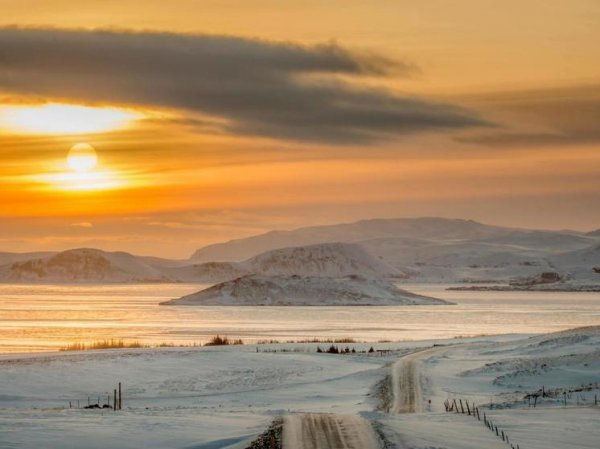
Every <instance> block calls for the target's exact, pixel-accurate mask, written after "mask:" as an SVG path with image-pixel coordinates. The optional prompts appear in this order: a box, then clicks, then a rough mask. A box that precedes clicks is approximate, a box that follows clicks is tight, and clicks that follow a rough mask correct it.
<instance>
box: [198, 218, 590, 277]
mask: <svg viewBox="0 0 600 449" xmlns="http://www.w3.org/2000/svg"><path fill="white" fill-rule="evenodd" d="M328 242H329V243H331V242H351V243H353V244H354V245H358V246H360V247H362V248H363V249H364V250H365V251H366V253H367V254H369V255H371V257H373V258H374V259H376V260H377V261H379V262H381V263H384V264H386V265H387V266H389V267H392V268H394V269H395V270H397V271H399V272H401V273H405V274H408V275H409V276H410V279H411V280H412V281H418V282H451V283H453V282H468V283H469V282H474V283H481V282H486V281H490V282H508V281H509V280H510V279H512V278H515V277H523V276H535V275H537V274H539V273H542V272H547V271H554V270H555V268H556V265H557V264H559V259H560V255H561V254H563V253H567V252H570V251H579V250H582V251H584V250H586V249H588V248H590V247H593V246H594V245H597V244H600V237H596V236H594V235H590V234H584V233H579V232H575V231H540V230H530V229H515V228H504V227H499V226H489V225H485V224H481V223H477V222H474V221H472V220H454V219H445V218H415V219H389V220H383V219H379V220H365V221H359V222H356V223H349V224H339V225H330V226H317V227H308V228H300V229H297V230H293V231H273V232H268V233H266V234H261V235H258V236H254V237H250V238H246V239H239V240H232V241H230V242H226V243H221V244H217V245H210V246H207V247H204V248H202V249H200V250H198V251H196V253H195V254H194V255H193V257H192V260H197V261H201V260H205V259H207V260H232V261H235V260H239V259H241V258H245V257H250V258H252V257H254V256H255V255H256V253H259V252H262V251H271V250H272V248H277V247H297V246H306V245H312V244H315V243H328ZM287 251H289V249H287ZM581 254H583V253H581ZM574 257H577V254H575V255H574ZM569 260H570V259H569ZM570 263H571V264H572V265H573V267H574V266H578V264H579V262H576V261H575V260H570ZM563 271H566V272H569V266H564V267H563ZM576 271H577V270H576ZM574 280H575V281H577V275H575V276H574Z"/></svg>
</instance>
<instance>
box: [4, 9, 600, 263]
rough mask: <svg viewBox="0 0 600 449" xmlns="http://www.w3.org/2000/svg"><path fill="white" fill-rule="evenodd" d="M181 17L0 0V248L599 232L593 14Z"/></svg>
mask: <svg viewBox="0 0 600 449" xmlns="http://www.w3.org/2000/svg"><path fill="white" fill-rule="evenodd" d="M176 6H177V7H174V6H173V3H170V2H163V1H156V0H154V1H152V0H145V1H143V2H142V1H138V0H130V1H113V0H102V1H99V0H95V1H91V0H87V1H86V0H82V1H77V2H75V1H67V0H55V1H40V0H32V1H28V2H11V1H1V0H0V8H1V10H2V16H1V17H0V61H2V66H3V67H2V68H3V71H2V72H0V158H1V159H0V160H1V161H2V163H1V164H0V182H1V183H2V189H1V191H0V204H2V206H1V208H0V251H35V250H48V249H52V250H55V249H64V248H69V247H80V246H95V247H100V248H104V249H120V250H126V251H131V252H134V253H140V254H154V255H165V256H170V257H187V256H189V255H190V254H191V253H192V252H193V251H194V250H195V249H196V248H197V247H199V246H202V245H204V244H207V243H212V242H215V241H219V240H223V239H229V238H236V237H241V236H247V235H252V234H255V233H259V232H263V231H266V230H270V229H273V228H293V227H298V226H304V225H312V224H323V223H335V222H339V221H350V220H356V219H363V218H373V217H403V216H423V215H426V216H446V217H460V218H472V219H476V220H480V221H484V222H488V223H494V224H501V225H509V226H520V227H539V228H573V229H580V230H591V229H595V228H598V227H600V207H598V205H599V204H600V193H598V192H600V151H599V142H600V131H598V125H597V124H598V122H599V120H600V46H598V45H597V42H600V27H598V26H597V24H598V23H599V22H600V4H599V3H598V2H596V1H583V0H579V1H573V0H571V1H568V2H567V1H562V0H557V1H554V2H544V1H537V0H527V1H505V2H501V3H500V2H496V1H485V0H477V1H475V0H464V1H461V2H445V1H434V0H430V1H388V0H382V1H379V2H366V1H351V0H345V1H341V0H340V1H338V0H333V1H330V2H321V1H302V2H300V1H299V2H293V1H292V2H281V1H275V0H255V1H247V0H245V1H241V0H240V1H234V0H229V1H218V2H217V1H199V0H198V1H192V0H180V1H178V2H177V3H176ZM98 29H101V30H104V31H102V32H98ZM107 30H110V31H107ZM49 42H52V44H49ZM49 106H50V108H49V109H48V107H49ZM79 142H86V143H89V144H91V145H93V147H94V148H95V150H96V154H97V158H98V165H97V166H95V167H94V168H93V169H92V170H91V171H88V172H85V173H77V172H76V171H74V170H73V169H72V167H71V168H70V167H69V164H68V163H67V154H68V152H69V149H70V148H71V147H72V146H73V145H74V144H76V143H79Z"/></svg>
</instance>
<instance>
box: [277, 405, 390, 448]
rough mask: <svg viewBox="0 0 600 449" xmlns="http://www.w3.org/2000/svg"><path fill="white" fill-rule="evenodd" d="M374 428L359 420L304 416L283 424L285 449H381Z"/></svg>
mask: <svg viewBox="0 0 600 449" xmlns="http://www.w3.org/2000/svg"><path fill="white" fill-rule="evenodd" d="M379 447H380V445H379V443H378V438H377V436H376V435H375V432H374V431H373V429H372V427H371V425H370V424H369V423H368V422H367V421H366V420H364V419H362V418H361V417H359V416H352V415H334V414H329V413H303V414H297V415H290V416H286V417H285V418H284V420H283V449H379Z"/></svg>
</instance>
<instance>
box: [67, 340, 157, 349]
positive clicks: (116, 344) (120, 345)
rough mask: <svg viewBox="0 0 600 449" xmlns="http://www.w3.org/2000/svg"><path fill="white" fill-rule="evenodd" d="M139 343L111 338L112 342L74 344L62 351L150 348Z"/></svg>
mask: <svg viewBox="0 0 600 449" xmlns="http://www.w3.org/2000/svg"><path fill="white" fill-rule="evenodd" d="M148 347H149V346H147V345H142V344H141V343H140V342H139V341H130V342H126V341H124V340H117V339H114V338H111V339H110V340H98V341H95V342H92V343H88V344H86V343H72V344H70V345H67V346H64V347H62V348H60V350H61V351H88V350H94V349H124V348H148Z"/></svg>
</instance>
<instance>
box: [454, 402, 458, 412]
mask: <svg viewBox="0 0 600 449" xmlns="http://www.w3.org/2000/svg"><path fill="white" fill-rule="evenodd" d="M454 410H456V413H458V405H456V399H454Z"/></svg>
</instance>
